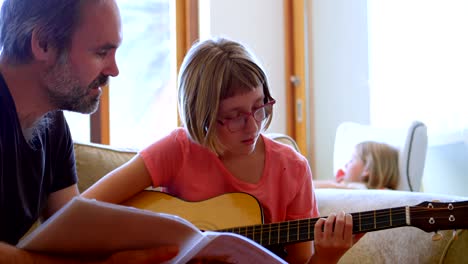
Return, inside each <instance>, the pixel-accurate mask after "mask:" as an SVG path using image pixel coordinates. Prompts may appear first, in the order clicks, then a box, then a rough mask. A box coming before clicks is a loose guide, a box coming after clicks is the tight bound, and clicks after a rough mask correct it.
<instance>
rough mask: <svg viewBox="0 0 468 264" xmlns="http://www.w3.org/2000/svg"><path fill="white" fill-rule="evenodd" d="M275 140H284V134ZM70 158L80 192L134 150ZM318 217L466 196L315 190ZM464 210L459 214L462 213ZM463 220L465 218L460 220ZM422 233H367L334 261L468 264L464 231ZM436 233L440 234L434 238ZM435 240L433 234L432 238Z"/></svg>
mask: <svg viewBox="0 0 468 264" xmlns="http://www.w3.org/2000/svg"><path fill="white" fill-rule="evenodd" d="M275 139H276V140H278V141H282V142H283V143H288V141H290V138H289V137H287V136H278V135H276V136H275ZM74 147H75V157H76V164H77V173H78V177H79V184H78V186H79V189H80V191H84V190H85V189H86V188H88V187H89V186H90V185H92V184H93V183H94V182H96V181H97V180H98V179H99V178H101V177H102V176H103V175H105V174H106V173H108V172H109V171H111V170H112V169H114V168H116V167H118V166H120V165H121V164H123V163H125V162H126V161H128V160H129V159H131V158H132V157H133V156H134V155H135V153H136V150H134V149H123V148H113V147H109V146H105V145H100V144H88V143H86V144H84V143H79V142H76V143H75V145H74ZM316 197H317V200H318V205H319V211H320V213H321V215H324V216H326V215H328V214H330V213H332V212H339V211H342V210H343V211H345V212H349V213H355V212H363V211H371V210H376V209H383V208H394V207H399V206H413V205H416V204H419V203H420V202H423V201H433V200H439V201H442V202H452V201H462V200H468V197H459V196H453V195H443V194H434V193H423V192H409V191H393V190H338V189H316ZM467 215H468V214H466V213H465V214H464V216H465V217H467ZM467 221H468V220H466V219H465V222H467ZM453 234H454V231H452V230H446V231H440V232H438V233H437V235H436V236H434V233H426V232H424V231H422V230H420V229H418V228H416V227H399V228H392V229H386V230H381V231H373V232H368V233H366V234H365V235H364V237H362V238H361V240H359V241H358V242H357V243H356V244H355V245H354V246H353V247H352V248H351V249H350V250H349V251H348V252H347V253H346V254H345V255H344V256H343V257H342V258H341V260H340V263H468V253H467V252H466V251H465V250H467V249H468V234H467V231H466V230H461V231H460V230H458V231H456V233H455V234H456V235H455V236H454V235H453ZM440 235H441V236H440ZM435 238H439V239H438V240H435Z"/></svg>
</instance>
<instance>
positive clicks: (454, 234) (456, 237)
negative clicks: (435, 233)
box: [452, 229, 458, 240]
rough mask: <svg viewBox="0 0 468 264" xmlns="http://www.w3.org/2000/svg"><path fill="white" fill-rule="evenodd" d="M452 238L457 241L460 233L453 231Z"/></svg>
mask: <svg viewBox="0 0 468 264" xmlns="http://www.w3.org/2000/svg"><path fill="white" fill-rule="evenodd" d="M452 237H453V240H457V239H458V233H457V230H455V229H454V230H453V231H452Z"/></svg>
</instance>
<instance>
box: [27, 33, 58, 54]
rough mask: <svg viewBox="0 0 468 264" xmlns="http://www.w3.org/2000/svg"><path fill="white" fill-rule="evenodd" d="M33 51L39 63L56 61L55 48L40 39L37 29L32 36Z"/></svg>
mask: <svg viewBox="0 0 468 264" xmlns="http://www.w3.org/2000/svg"><path fill="white" fill-rule="evenodd" d="M31 51H32V55H33V57H34V59H35V60H37V61H43V62H53V61H55V52H54V48H53V47H51V46H50V45H49V43H48V42H47V41H45V40H42V39H40V38H39V36H38V33H37V29H34V30H33V32H32V34H31Z"/></svg>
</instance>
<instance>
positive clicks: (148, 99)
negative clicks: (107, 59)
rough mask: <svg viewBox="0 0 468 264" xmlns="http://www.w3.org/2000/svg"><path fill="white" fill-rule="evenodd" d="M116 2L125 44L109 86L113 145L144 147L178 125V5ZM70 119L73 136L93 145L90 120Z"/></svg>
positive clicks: (158, 0) (165, 0)
mask: <svg viewBox="0 0 468 264" xmlns="http://www.w3.org/2000/svg"><path fill="white" fill-rule="evenodd" d="M117 3H118V5H119V8H120V13H121V18H122V32H123V42H122V46H121V47H120V48H119V49H118V51H117V64H118V66H119V70H120V74H119V76H117V77H115V78H111V79H110V83H109V86H110V89H109V131H110V144H111V145H114V146H124V147H134V148H140V149H141V148H143V147H145V146H147V145H148V144H150V143H152V142H154V141H156V140H157V139H158V138H161V137H162V136H164V135H166V134H168V133H169V132H170V131H171V130H173V129H174V128H175V127H176V126H177V89H176V52H175V51H176V43H175V1H172V0H139V1H132V0H117ZM66 117H67V120H68V122H69V124H70V128H71V130H72V134H73V138H74V139H75V140H79V141H87V142H89V141H90V136H89V116H87V115H81V114H76V113H66Z"/></svg>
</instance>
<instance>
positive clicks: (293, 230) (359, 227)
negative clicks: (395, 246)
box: [217, 207, 408, 246]
mask: <svg viewBox="0 0 468 264" xmlns="http://www.w3.org/2000/svg"><path fill="white" fill-rule="evenodd" d="M351 215H352V216H353V234H356V233H364V232H369V231H377V230H384V229H389V228H395V227H401V226H407V225H408V223H407V215H406V207H395V208H390V209H381V210H374V211H366V212H359V213H352V214H351ZM318 219H319V218H310V219H300V220H292V221H287V222H281V223H272V224H262V225H252V226H243V227H234V228H227V229H222V230H217V231H220V232H231V233H236V234H239V235H242V236H245V237H248V238H250V239H252V240H254V241H256V242H257V243H259V244H261V245H263V246H272V245H278V244H289V243H296V242H302V241H310V240H314V225H315V223H316V222H317V221H318Z"/></svg>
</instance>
